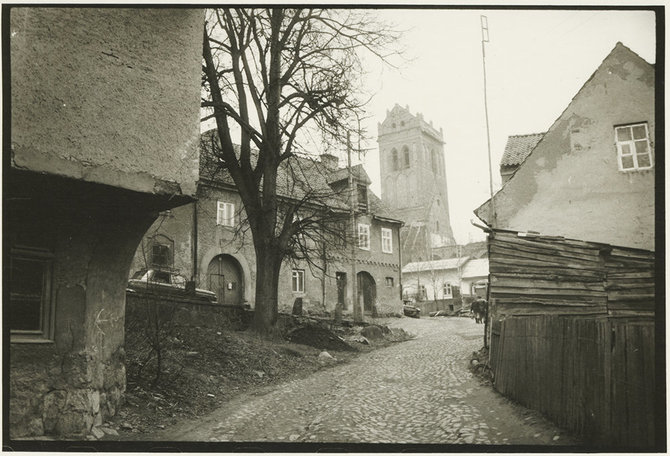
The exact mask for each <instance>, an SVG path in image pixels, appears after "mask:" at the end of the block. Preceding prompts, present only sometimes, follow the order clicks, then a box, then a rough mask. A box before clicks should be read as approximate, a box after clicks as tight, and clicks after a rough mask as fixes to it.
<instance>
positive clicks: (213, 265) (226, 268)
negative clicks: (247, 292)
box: [207, 255, 244, 305]
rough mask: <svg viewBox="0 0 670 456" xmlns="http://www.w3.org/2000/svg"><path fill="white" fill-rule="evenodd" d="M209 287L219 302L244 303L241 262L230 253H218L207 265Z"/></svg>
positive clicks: (229, 303)
mask: <svg viewBox="0 0 670 456" xmlns="http://www.w3.org/2000/svg"><path fill="white" fill-rule="evenodd" d="M207 281H208V284H207V285H208V287H209V289H210V290H211V291H213V292H214V293H216V300H217V302H218V303H219V304H228V305H242V300H243V290H244V276H243V274H242V267H241V266H240V263H239V262H238V261H237V260H236V259H235V258H233V257H232V256H230V255H217V256H215V257H214V258H213V259H212V261H210V263H209V266H208V267H207Z"/></svg>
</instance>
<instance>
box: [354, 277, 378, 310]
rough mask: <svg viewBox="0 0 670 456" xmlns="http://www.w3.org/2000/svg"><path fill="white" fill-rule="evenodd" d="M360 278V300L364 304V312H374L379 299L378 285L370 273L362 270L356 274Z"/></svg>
mask: <svg viewBox="0 0 670 456" xmlns="http://www.w3.org/2000/svg"><path fill="white" fill-rule="evenodd" d="M356 278H357V279H358V302H359V303H361V301H362V304H363V312H372V307H373V306H374V304H375V301H376V299H377V286H376V285H375V279H373V278H372V276H371V275H370V273H368V272H365V271H361V272H359V273H358V274H356Z"/></svg>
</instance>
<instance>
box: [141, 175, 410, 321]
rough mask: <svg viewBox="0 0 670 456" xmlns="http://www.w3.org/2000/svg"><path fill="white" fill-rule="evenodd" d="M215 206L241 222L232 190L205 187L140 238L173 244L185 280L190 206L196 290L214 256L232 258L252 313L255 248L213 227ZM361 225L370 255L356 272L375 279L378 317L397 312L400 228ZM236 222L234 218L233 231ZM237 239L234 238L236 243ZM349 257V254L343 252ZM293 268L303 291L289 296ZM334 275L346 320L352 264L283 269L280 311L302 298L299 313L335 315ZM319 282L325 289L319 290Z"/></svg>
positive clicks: (362, 253)
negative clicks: (385, 232) (388, 236)
mask: <svg viewBox="0 0 670 456" xmlns="http://www.w3.org/2000/svg"><path fill="white" fill-rule="evenodd" d="M217 201H224V202H229V203H234V204H235V210H236V212H238V216H239V215H241V216H242V217H244V212H243V210H242V213H241V214H239V211H240V210H241V209H240V208H241V207H242V205H241V200H240V197H239V194H238V193H237V192H235V191H233V190H230V189H225V188H221V187H214V186H209V185H201V186H200V188H199V190H198V201H197V202H196V203H192V204H189V205H186V206H182V207H179V208H175V209H173V210H172V211H171V213H170V215H169V216H167V217H165V218H159V219H158V220H157V221H156V222H155V223H154V224H153V225H152V227H151V228H150V229H149V230H148V231H147V233H146V234H145V238H144V243H145V245H146V244H148V242H147V239H148V237H150V236H152V235H154V234H156V233H160V234H163V235H166V236H168V237H169V238H171V239H173V240H174V245H175V254H174V267H175V268H176V269H179V270H180V272H182V271H183V274H184V275H186V276H187V277H188V276H189V274H186V273H185V272H186V271H191V270H192V262H193V255H192V249H191V246H192V243H193V236H192V230H193V225H192V223H193V204H196V205H197V213H198V239H197V244H198V254H197V263H198V274H197V280H196V285H197V286H198V287H199V288H207V284H208V280H207V267H208V266H209V264H210V262H211V261H212V260H213V259H214V258H215V257H217V255H221V254H226V255H230V256H232V257H233V258H235V260H237V262H238V263H239V265H240V267H241V269H242V273H243V276H244V280H243V282H244V285H243V302H244V303H246V304H249V305H250V306H251V307H252V308H253V307H254V306H255V302H254V297H255V286H256V256H255V251H254V247H253V242H252V237H251V232H250V231H249V230H248V228H247V229H246V231H245V232H244V234H240V233H239V232H238V231H239V230H238V227H237V226H236V227H234V228H233V227H227V226H221V225H217V224H216V208H217V204H216V203H217ZM359 220H360V222H361V223H367V224H370V246H371V249H370V251H366V250H362V249H358V248H357V249H356V257H357V265H356V271H357V272H360V271H366V272H368V273H369V274H370V275H371V276H372V277H373V279H374V281H375V284H376V292H377V293H376V294H377V302H376V305H377V308H378V311H379V312H380V313H399V312H401V310H402V309H401V300H400V273H399V268H398V261H399V258H398V247H399V245H400V244H399V239H398V225H397V224H392V223H388V222H383V221H379V220H377V219H373V218H372V217H371V216H369V215H363V216H361V217H360V219H359ZM237 223H239V217H236V225H237ZM382 227H384V228H392V244H393V252H392V253H382V252H381V228H382ZM236 236H237V237H236ZM346 253H347V255H348V253H349V249H347V251H346ZM143 265H144V259H143V254H142V249H141V246H140V247H138V249H137V251H136V253H135V258H134V259H133V267H132V268H131V273H132V271H134V270H137V269H140V268H142V267H143ZM293 268H297V269H303V270H304V271H305V291H304V292H302V293H300V292H293V291H292V284H291V272H292V269H293ZM336 272H344V273H346V274H347V291H346V303H347V305H346V310H345V312H344V313H345V314H347V313H352V312H353V310H352V309H353V308H352V304H351V303H352V277H351V272H352V271H351V263H350V262H349V261H348V260H347V259H344V258H341V257H340V259H335V260H332V261H330V262H329V264H328V270H327V272H326V274H325V276H324V274H323V273H322V272H321V271H319V270H318V269H313V268H310V266H309V264H307V262H304V261H299V262H296V263H291V262H289V261H288V260H287V261H286V262H285V263H284V264H283V265H282V268H281V271H280V278H279V294H278V301H279V310H280V311H282V312H290V311H291V310H292V307H293V303H294V301H295V299H296V298H298V297H300V298H303V302H304V305H303V308H304V309H305V310H307V311H310V312H324V311H327V312H333V311H334V309H335V305H336V303H337V282H336V280H335V275H336ZM386 277H392V278H393V286H392V287H387V286H386ZM322 278H323V279H324V280H323V284H322ZM324 286H325V293H326V298H325V301H324V297H323V287H324Z"/></svg>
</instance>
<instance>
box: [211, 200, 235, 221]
mask: <svg viewBox="0 0 670 456" xmlns="http://www.w3.org/2000/svg"><path fill="white" fill-rule="evenodd" d="M216 224H217V225H222V226H235V204H233V203H228V202H225V201H217V202H216Z"/></svg>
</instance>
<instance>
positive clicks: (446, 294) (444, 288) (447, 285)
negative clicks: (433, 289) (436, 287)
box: [442, 283, 454, 299]
mask: <svg viewBox="0 0 670 456" xmlns="http://www.w3.org/2000/svg"><path fill="white" fill-rule="evenodd" d="M447 290H448V292H447ZM442 296H443V297H444V298H445V299H446V298H453V297H454V288H453V287H452V286H451V284H450V283H443V284H442Z"/></svg>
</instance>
